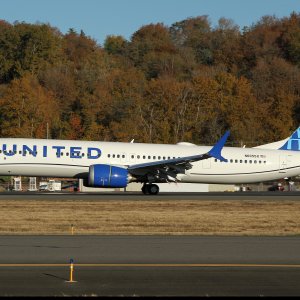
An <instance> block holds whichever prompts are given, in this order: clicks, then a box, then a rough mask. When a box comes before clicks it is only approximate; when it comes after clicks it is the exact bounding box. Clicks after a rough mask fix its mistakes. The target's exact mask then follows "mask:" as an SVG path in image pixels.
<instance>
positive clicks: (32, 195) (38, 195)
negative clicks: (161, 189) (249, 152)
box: [0, 191, 300, 201]
mask: <svg viewBox="0 0 300 300" xmlns="http://www.w3.org/2000/svg"><path fill="white" fill-rule="evenodd" d="M37 199H38V200H41V201H42V200H50V199H53V200H90V201H92V200H97V201H101V200H104V201H106V200H133V201H134V200H136V201H141V200H143V201H147V200H171V201H172V200H182V201H184V200H216V201H217V200H300V192H298V191H297V192H279V191H276V192H209V193H207V192H203V193H159V194H158V195H143V194H142V192H102V193H81V192H77V193H70V192H62V193H58V192H44V193H42V192H2V193H0V200H37Z"/></svg>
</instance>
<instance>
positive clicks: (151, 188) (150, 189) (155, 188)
mask: <svg viewBox="0 0 300 300" xmlns="http://www.w3.org/2000/svg"><path fill="white" fill-rule="evenodd" d="M147 189H148V192H149V194H150V195H157V194H158V192H159V186H158V185H156V184H149V185H148V186H147Z"/></svg>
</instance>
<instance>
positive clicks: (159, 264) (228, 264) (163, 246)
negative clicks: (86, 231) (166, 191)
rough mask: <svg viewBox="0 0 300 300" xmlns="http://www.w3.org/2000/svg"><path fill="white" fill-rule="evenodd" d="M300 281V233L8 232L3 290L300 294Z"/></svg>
mask: <svg viewBox="0 0 300 300" xmlns="http://www.w3.org/2000/svg"><path fill="white" fill-rule="evenodd" d="M70 259H73V260H74V272H73V280H74V281H76V282H67V281H69V280H70V265H69V261H70ZM299 282H300V237H223V236H222V237H218V236H212V237H199V236H184V237H183V236H76V235H73V236H0V296H299V295H300V284H299Z"/></svg>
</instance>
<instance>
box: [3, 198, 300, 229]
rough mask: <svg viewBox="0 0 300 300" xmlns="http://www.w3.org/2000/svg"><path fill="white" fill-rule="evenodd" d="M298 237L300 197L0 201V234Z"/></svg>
mask: <svg viewBox="0 0 300 300" xmlns="http://www.w3.org/2000/svg"><path fill="white" fill-rule="evenodd" d="M71 224H74V233H75V234H99V235H100V234H101V235H106V234H107V235H108V234H116V235H122V234H130V235H132V234H144V235H153V234H160V235H298V234H300V201H254V200H249V201H247V200H241V201H239V200H235V201H210V200H207V201H196V200H187V201H176V200H174V201H161V200H159V201H127V200H126V201H124V200H107V201H85V200H84V201H78V200H76V201H75V200H74V201H72V200H64V201H57V200H43V201H40V200H30V201H28V200H26V201H22V200H12V201H9V200H0V234H45V235H46V234H47V235H48V234H71Z"/></svg>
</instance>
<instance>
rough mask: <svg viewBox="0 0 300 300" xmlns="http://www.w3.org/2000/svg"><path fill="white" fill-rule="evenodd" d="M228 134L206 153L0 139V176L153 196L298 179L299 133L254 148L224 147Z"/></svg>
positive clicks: (192, 148) (182, 146)
mask: <svg viewBox="0 0 300 300" xmlns="http://www.w3.org/2000/svg"><path fill="white" fill-rule="evenodd" d="M229 134H230V132H229V131H227V132H226V133H225V134H224V135H223V136H222V137H221V138H220V139H219V141H218V142H217V143H216V144H215V145H214V146H212V147H211V146H197V145H195V144H191V143H186V142H180V143H177V144H176V145H170V144H147V143H134V142H133V141H131V142H130V143H123V142H97V141H76V140H54V139H53V140H52V139H27V138H0V175H10V176H43V177H72V178H82V179H83V184H84V186H88V187H98V188H125V187H126V186H127V185H128V184H129V183H130V182H140V183H142V184H143V186H142V192H143V193H144V194H151V195H155V194H158V192H159V186H158V185H157V184H155V183H168V182H184V183H221V184H241V183H255V182H263V181H269V180H277V179H281V178H285V177H293V176H296V175H299V174H300V151H299V150H300V127H299V128H298V129H297V130H296V131H295V132H294V133H293V134H292V135H291V137H290V138H287V139H285V140H282V141H279V142H276V143H271V144H266V145H261V146H258V147H254V148H238V147H224V145H225V143H226V140H227V138H228V136H229ZM278 143H279V144H278Z"/></svg>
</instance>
